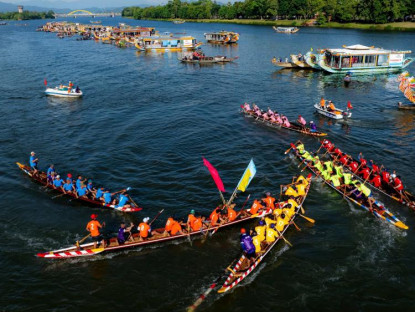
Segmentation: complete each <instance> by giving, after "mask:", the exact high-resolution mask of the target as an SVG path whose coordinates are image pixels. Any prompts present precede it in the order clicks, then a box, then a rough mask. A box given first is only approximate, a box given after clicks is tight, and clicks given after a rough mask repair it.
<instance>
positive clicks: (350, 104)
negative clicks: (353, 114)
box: [347, 101, 353, 109]
mask: <svg viewBox="0 0 415 312" xmlns="http://www.w3.org/2000/svg"><path fill="white" fill-rule="evenodd" d="M347 108H348V109H353V106H352V103H351V102H350V101H347Z"/></svg>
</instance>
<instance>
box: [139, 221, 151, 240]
mask: <svg viewBox="0 0 415 312" xmlns="http://www.w3.org/2000/svg"><path fill="white" fill-rule="evenodd" d="M148 221H150V218H149V217H145V218H144V219H143V222H141V223H140V224H139V225H138V228H137V229H138V231H139V232H140V240H147V239H148V238H149V237H151V236H152V234H153V233H152V231H151V226H150V224H148Z"/></svg>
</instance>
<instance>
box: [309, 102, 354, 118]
mask: <svg viewBox="0 0 415 312" xmlns="http://www.w3.org/2000/svg"><path fill="white" fill-rule="evenodd" d="M314 108H315V109H316V111H317V113H319V114H321V115H323V116H326V117H329V118H332V119H336V120H338V119H347V118H350V117H352V113H351V112H349V111H348V110H347V111H343V110H341V109H336V112H338V113H337V114H336V113H333V112H329V111H327V110H324V109H322V108H321V107H320V104H318V103H316V104H314Z"/></svg>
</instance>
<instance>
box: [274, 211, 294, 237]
mask: <svg viewBox="0 0 415 312" xmlns="http://www.w3.org/2000/svg"><path fill="white" fill-rule="evenodd" d="M282 212H284V214H285V217H286V218H287V219H291V217H292V216H293V215H294V214H295V209H294V207H293V206H291V208H284V209H283V210H282ZM277 220H278V219H277ZM277 223H278V222H277ZM280 232H281V231H280Z"/></svg>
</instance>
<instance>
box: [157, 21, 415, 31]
mask: <svg viewBox="0 0 415 312" xmlns="http://www.w3.org/2000/svg"><path fill="white" fill-rule="evenodd" d="M151 20H157V21H173V19H151ZM184 20H185V21H186V22H192V23H222V24H240V25H258V26H296V27H300V26H303V25H304V24H305V23H306V22H307V20H277V21H270V20H260V19H232V20H224V19H197V20H194V19H184ZM312 27H318V28H338V29H342V28H343V29H364V30H376V31H415V22H396V23H388V24H361V23H338V22H330V23H326V24H324V25H315V26H312Z"/></svg>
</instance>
